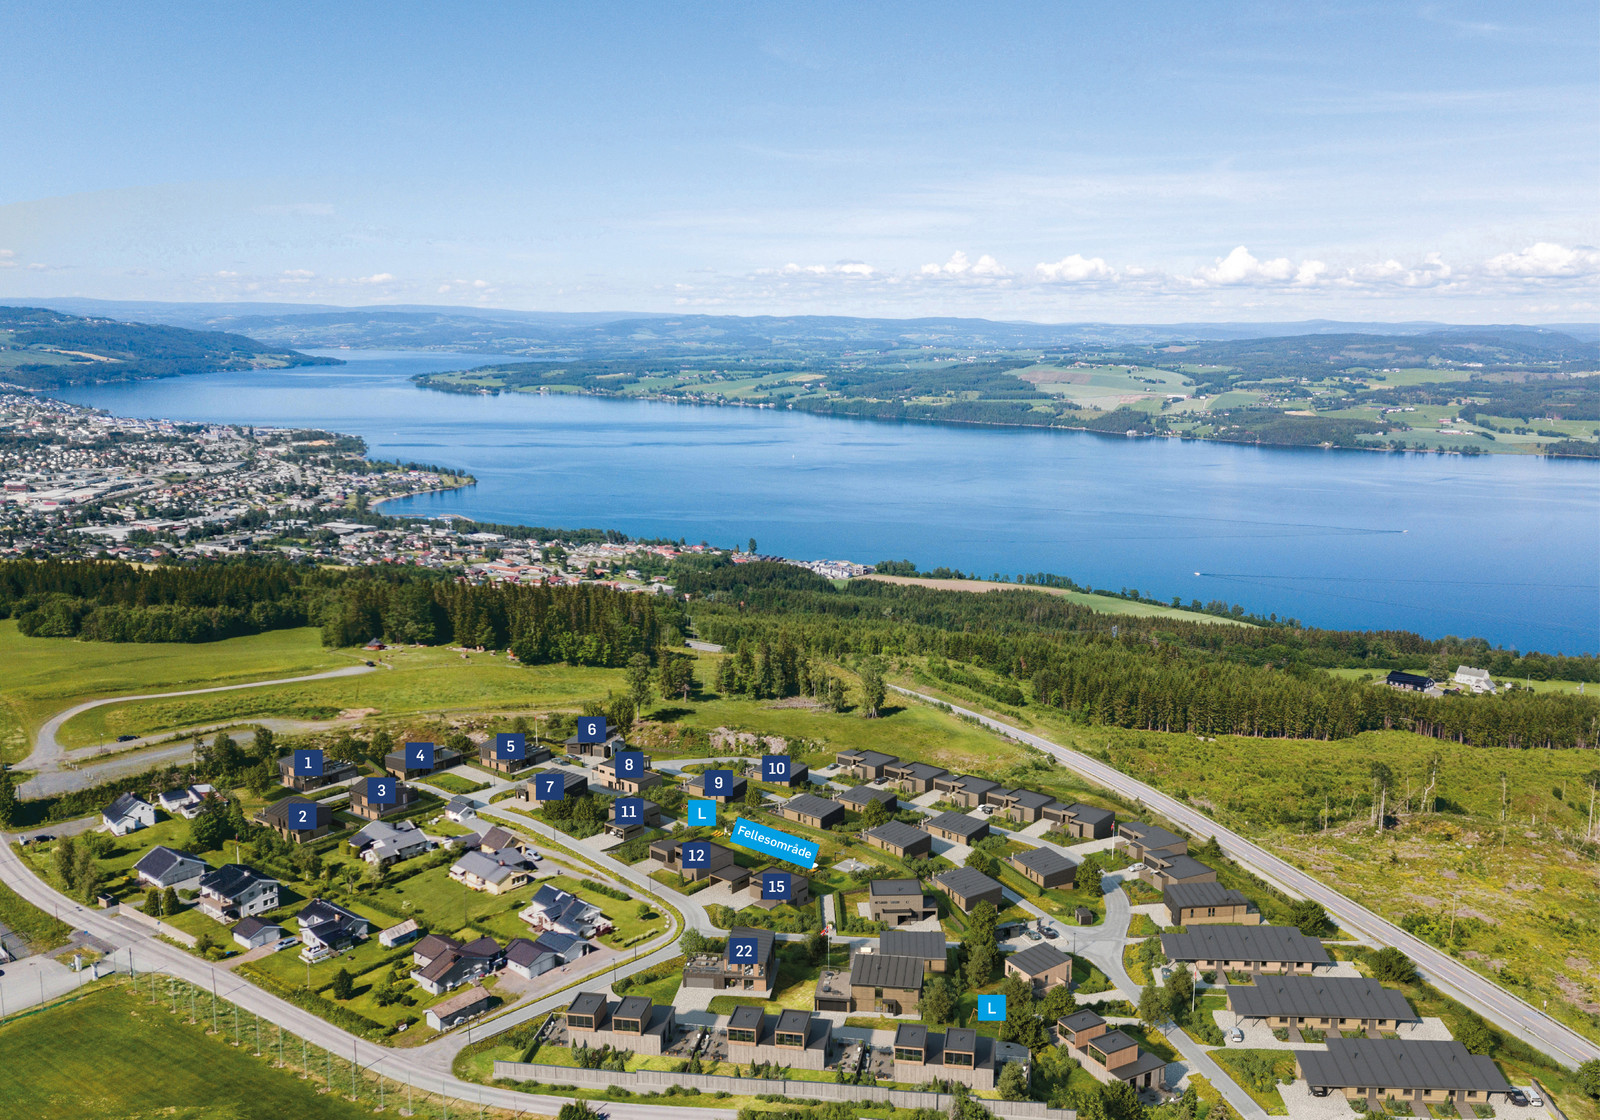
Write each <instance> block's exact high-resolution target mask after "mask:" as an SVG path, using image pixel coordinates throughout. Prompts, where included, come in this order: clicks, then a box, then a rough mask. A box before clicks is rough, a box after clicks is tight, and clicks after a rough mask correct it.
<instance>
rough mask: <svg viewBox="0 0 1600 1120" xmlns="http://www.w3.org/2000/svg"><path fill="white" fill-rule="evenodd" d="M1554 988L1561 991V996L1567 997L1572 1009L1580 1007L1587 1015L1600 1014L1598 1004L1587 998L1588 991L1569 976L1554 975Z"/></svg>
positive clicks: (1599, 1004) (1599, 1005)
mask: <svg viewBox="0 0 1600 1120" xmlns="http://www.w3.org/2000/svg"><path fill="white" fill-rule="evenodd" d="M1556 987H1557V988H1560V989H1561V994H1562V995H1564V996H1566V997H1567V1002H1569V1003H1571V1004H1572V1005H1573V1006H1574V1007H1580V1008H1582V1009H1583V1010H1584V1011H1587V1012H1588V1013H1589V1014H1591V1015H1594V1014H1600V1003H1596V1002H1595V1001H1594V1000H1593V999H1591V998H1590V997H1589V990H1588V989H1587V988H1585V987H1584V986H1583V985H1582V984H1580V983H1578V982H1577V981H1576V980H1574V979H1572V977H1570V976H1562V975H1561V974H1560V973H1557V974H1556Z"/></svg>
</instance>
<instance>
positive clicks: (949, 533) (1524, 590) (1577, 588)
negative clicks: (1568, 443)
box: [59, 351, 1600, 653]
mask: <svg viewBox="0 0 1600 1120" xmlns="http://www.w3.org/2000/svg"><path fill="white" fill-rule="evenodd" d="M328 353H331V354H332V355H333V356H335V357H341V358H344V359H346V360H347V361H348V362H349V364H348V365H345V366H337V367H314V368H309V369H302V370H287V371H252V372H244V373H217V374H208V375H205V376H198V377H183V378H169V379H165V380H159V381H142V382H136V383H132V384H121V385H95V386H83V387H78V388H74V389H72V390H68V391H64V392H62V393H60V394H59V395H60V396H61V397H62V398H63V399H65V400H69V401H73V402H76V403H80V404H89V405H94V406H97V407H100V408H105V409H109V410H111V411H112V412H115V413H118V414H121V415H127V416H145V417H169V418H172V419H176V420H191V421H214V422H243V423H253V424H265V425H295V426H303V427H320V428H328V429H333V430H337V431H341V432H349V433H353V434H356V435H360V436H362V437H363V438H365V439H366V440H367V443H368V445H369V447H370V450H371V454H373V455H374V456H376V457H381V458H389V459H400V460H415V461H418V462H423V463H432V464H438V465H441V466H447V467H451V468H457V469H461V470H464V471H467V472H469V473H471V474H472V475H474V476H476V477H477V479H478V484H477V485H476V486H474V487H470V488H468V489H465V490H460V491H454V492H451V493H447V494H428V495H422V496H419V497H417V498H412V499H407V500H405V501H400V502H391V503H388V504H386V505H384V506H383V507H382V508H383V510H384V512H386V513H392V514H397V515H398V514H417V515H424V516H434V515H438V514H444V513H456V514H463V515H466V516H469V517H474V518H478V519H480V520H485V521H498V522H515V523H522V524H530V525H546V526H559V527H565V528H603V529H620V530H622V531H623V532H626V533H629V534H631V535H633V536H636V537H671V538H674V539H675V538H678V537H686V538H688V540H689V541H691V542H695V541H700V540H707V541H710V542H712V543H713V544H718V545H739V546H741V547H742V546H744V545H745V544H746V543H747V542H748V540H749V539H750V538H752V537H754V538H755V539H756V541H757V543H758V545H759V548H760V550H761V551H762V552H765V553H775V554H781V555H786V556H791V557H795V558H799V559H816V558H822V557H831V558H839V559H851V560H858V561H861V562H864V563H873V562H876V561H879V560H887V559H901V558H909V559H912V560H915V561H916V562H917V564H918V565H919V566H920V567H922V568H931V567H935V566H937V565H941V564H943V565H947V566H949V567H953V568H961V569H963V570H966V571H971V572H975V573H977V574H978V575H980V576H983V577H986V578H987V577H989V576H990V575H991V574H996V573H998V574H1000V575H1003V576H1010V575H1012V574H1015V573H1022V572H1056V573H1059V574H1061V575H1066V576H1070V577H1072V578H1073V579H1075V580H1077V581H1078V582H1079V583H1080V584H1085V585H1091V586H1094V587H1101V588H1109V589H1112V590H1118V589H1121V588H1137V589H1138V590H1139V591H1141V592H1142V593H1144V594H1146V595H1152V596H1157V597H1160V598H1163V599H1169V598H1171V597H1173V596H1178V597H1180V598H1181V599H1182V600H1183V602H1184V603H1188V602H1189V601H1190V600H1191V599H1200V600H1211V599H1224V600H1227V601H1229V602H1236V603H1239V604H1241V605H1243V606H1244V607H1246V608H1247V609H1249V610H1252V611H1258V612H1260V613H1262V614H1266V613H1270V612H1276V613H1277V614H1279V615H1282V616H1291V617H1294V618H1298V619H1301V620H1302V621H1304V622H1305V623H1307V624H1309V625H1318V626H1330V627H1359V628H1365V629H1407V630H1416V631H1418V632H1420V633H1422V634H1425V635H1428V636H1430V637H1438V636H1441V635H1444V634H1458V635H1480V636H1483V637H1487V638H1489V639H1490V640H1492V641H1494V642H1496V643H1500V644H1505V645H1510V646H1515V647H1517V648H1521V649H1542V650H1549V651H1565V652H1569V653H1575V652H1596V651H1597V650H1600V467H1597V465H1596V464H1594V463H1589V462H1580V461H1573V460H1547V459H1542V458H1536V457H1533V456H1482V457H1478V458H1466V457H1462V456H1454V455H1449V456H1446V455H1422V454H1381V453H1374V452H1358V451H1323V450H1287V449H1261V448H1255V447H1247V446H1237V445H1231V444H1223V443H1203V442H1199V441H1187V442H1186V441H1179V440H1166V439H1139V440H1131V439H1125V438H1118V437H1106V436H1099V435H1092V434H1089V433H1082V432H1059V431H1039V430H1022V429H1004V428H977V427H961V426H946V425H928V424H891V423H879V422H873V421H854V420H840V419H833V418H826V417H816V416H809V415H806V414H803V413H795V412H788V411H779V410H772V409H747V408H719V407H714V406H700V407H696V406H685V405H674V404H666V403H657V402H648V401H617V400H607V399H601V398H595V397H584V396H538V395H531V394H521V393H508V394H503V395H501V396H498V397H488V396H466V395H458V394H448V393H438V392H433V391H430V390H423V389H419V388H417V387H416V386H414V385H412V384H411V383H410V381H409V378H410V377H411V376H412V375H413V374H416V373H421V372H426V371H432V370H443V369H464V368H469V367H472V366H477V365H484V364H488V363H490V362H492V361H493V360H494V359H493V358H491V357H488V356H484V355H459V354H415V353H394V352H376V351H371V352H361V351H356V352H351V351H330V352H328Z"/></svg>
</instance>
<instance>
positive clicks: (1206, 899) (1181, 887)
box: [1162, 883, 1250, 907]
mask: <svg viewBox="0 0 1600 1120" xmlns="http://www.w3.org/2000/svg"><path fill="white" fill-rule="evenodd" d="M1162 901H1164V902H1165V903H1166V904H1167V905H1168V906H1180V907H1182V906H1239V905H1242V904H1247V903H1249V901H1250V900H1249V899H1248V898H1246V897H1245V896H1244V895H1242V894H1240V893H1239V892H1238V891H1232V890H1229V889H1228V888H1227V887H1225V886H1223V885H1222V884H1221V883H1174V884H1173V885H1172V886H1170V887H1168V888H1167V889H1166V892H1165V893H1164V894H1163V895H1162Z"/></svg>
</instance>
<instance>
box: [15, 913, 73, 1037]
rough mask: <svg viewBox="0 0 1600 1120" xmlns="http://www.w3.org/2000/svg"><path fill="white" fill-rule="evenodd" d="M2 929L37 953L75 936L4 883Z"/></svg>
mask: <svg viewBox="0 0 1600 1120" xmlns="http://www.w3.org/2000/svg"><path fill="white" fill-rule="evenodd" d="M0 926H5V927H7V928H8V929H10V930H11V931H12V932H14V933H16V934H18V935H20V936H21V937H22V939H23V940H24V941H26V942H27V943H28V947H29V948H31V949H32V950H33V951H34V952H36V953H47V952H49V951H50V950H51V949H57V948H60V947H61V946H62V945H65V944H66V943H67V938H69V937H71V936H72V927H71V926H69V925H68V924H67V923H66V922H63V921H60V920H58V919H56V918H54V917H52V916H51V915H49V914H46V913H45V912H44V911H43V910H41V909H39V908H38V907H37V906H35V905H34V904H33V903H31V902H29V901H28V900H27V899H25V898H23V897H22V896H21V895H20V894H17V893H16V892H15V891H13V890H12V889H11V888H10V887H8V886H6V885H5V884H4V883H0ZM0 1037H3V1036H0Z"/></svg>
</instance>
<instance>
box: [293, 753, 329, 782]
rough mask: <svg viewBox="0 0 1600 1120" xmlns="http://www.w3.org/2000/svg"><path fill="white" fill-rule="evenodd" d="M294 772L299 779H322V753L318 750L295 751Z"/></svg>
mask: <svg viewBox="0 0 1600 1120" xmlns="http://www.w3.org/2000/svg"><path fill="white" fill-rule="evenodd" d="M294 772H295V774H296V775H297V776H298V777H301V778H320V777H322V752H321V751H319V750H311V751H295V752H294Z"/></svg>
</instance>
